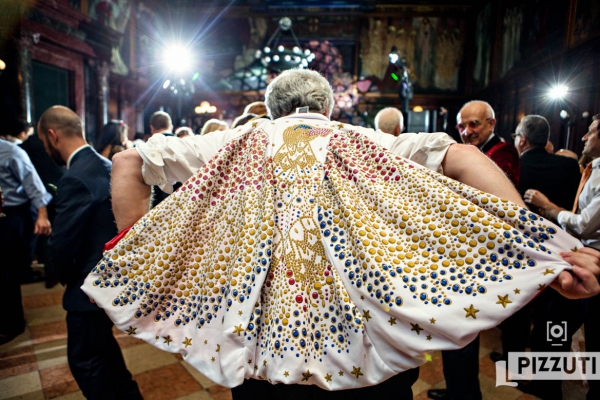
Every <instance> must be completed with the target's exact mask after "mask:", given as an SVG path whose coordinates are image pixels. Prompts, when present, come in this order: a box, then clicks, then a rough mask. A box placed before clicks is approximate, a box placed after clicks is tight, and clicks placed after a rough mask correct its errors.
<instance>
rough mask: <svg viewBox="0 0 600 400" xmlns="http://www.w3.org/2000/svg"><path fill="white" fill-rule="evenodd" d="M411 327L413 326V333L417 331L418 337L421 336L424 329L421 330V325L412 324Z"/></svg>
mask: <svg viewBox="0 0 600 400" xmlns="http://www.w3.org/2000/svg"><path fill="white" fill-rule="evenodd" d="M410 325H411V326H412V328H410V330H411V331H415V332H417V335H420V334H421V331H422V330H423V328H421V327H420V326H419V324H413V323H412V322H411V323H410Z"/></svg>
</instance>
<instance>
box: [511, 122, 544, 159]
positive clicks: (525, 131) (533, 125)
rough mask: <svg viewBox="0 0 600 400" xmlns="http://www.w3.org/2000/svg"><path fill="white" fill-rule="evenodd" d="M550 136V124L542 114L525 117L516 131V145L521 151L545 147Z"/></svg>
mask: <svg viewBox="0 0 600 400" xmlns="http://www.w3.org/2000/svg"><path fill="white" fill-rule="evenodd" d="M549 138H550V124H548V121H547V120H546V118H544V117H542V116H541V115H526V116H525V117H523V119H522V120H521V122H519V125H518V126H517V130H516V133H515V147H516V148H517V150H518V151H519V153H522V152H524V151H525V150H528V149H532V148H541V149H544V148H545V147H546V145H547V144H548V139H549Z"/></svg>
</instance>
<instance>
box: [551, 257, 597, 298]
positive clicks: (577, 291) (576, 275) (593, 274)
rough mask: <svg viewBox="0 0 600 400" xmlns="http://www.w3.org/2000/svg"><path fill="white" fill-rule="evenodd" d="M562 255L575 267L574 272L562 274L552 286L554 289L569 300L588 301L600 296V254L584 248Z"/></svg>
mask: <svg viewBox="0 0 600 400" xmlns="http://www.w3.org/2000/svg"><path fill="white" fill-rule="evenodd" d="M560 255H561V257H562V258H563V259H564V260H565V261H567V262H568V263H570V264H572V265H573V270H572V271H563V272H561V273H560V274H559V275H558V276H557V277H556V279H555V280H554V281H553V282H552V283H551V284H550V286H551V287H552V288H554V289H555V290H556V291H558V292H559V293H560V294H562V295H563V296H565V297H566V298H568V299H587V298H590V297H594V296H596V295H598V294H600V284H599V283H598V277H599V276H600V252H598V251H597V250H594V249H590V248H587V247H584V248H582V249H579V250H578V251H577V252H571V253H561V254H560Z"/></svg>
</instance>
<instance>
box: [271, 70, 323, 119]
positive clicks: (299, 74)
mask: <svg viewBox="0 0 600 400" xmlns="http://www.w3.org/2000/svg"><path fill="white" fill-rule="evenodd" d="M265 103H266V104H267V110H268V111H269V115H270V116H271V118H272V119H277V118H279V117H285V116H286V115H290V114H293V113H294V112H295V111H296V108H298V107H308V109H309V111H311V112H318V113H321V114H323V113H325V112H326V113H327V116H328V117H331V112H332V111H333V90H332V89H331V86H329V82H327V79H325V78H324V77H323V76H321V74H319V73H318V72H316V71H311V70H306V69H291V70H287V71H283V72H282V73H281V74H280V75H279V76H278V77H277V78H275V79H273V81H272V82H271V83H270V84H269V86H267V91H266V93H265Z"/></svg>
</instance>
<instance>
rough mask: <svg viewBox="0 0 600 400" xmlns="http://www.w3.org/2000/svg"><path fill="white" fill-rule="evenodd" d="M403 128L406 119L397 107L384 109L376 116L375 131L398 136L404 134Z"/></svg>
mask: <svg viewBox="0 0 600 400" xmlns="http://www.w3.org/2000/svg"><path fill="white" fill-rule="evenodd" d="M403 126H404V117H403V116H402V113H401V112H400V110H398V109H397V108H395V107H387V108H384V109H383V110H381V111H379V112H378V113H377V115H376V116H375V129H380V130H381V131H383V132H385V133H389V134H391V135H394V136H398V135H400V134H401V133H402V128H403Z"/></svg>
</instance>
